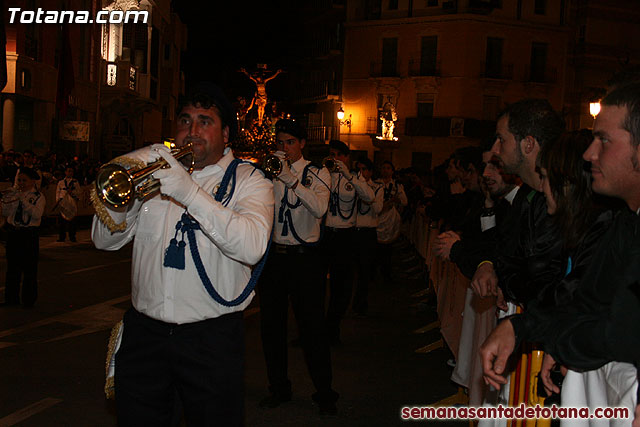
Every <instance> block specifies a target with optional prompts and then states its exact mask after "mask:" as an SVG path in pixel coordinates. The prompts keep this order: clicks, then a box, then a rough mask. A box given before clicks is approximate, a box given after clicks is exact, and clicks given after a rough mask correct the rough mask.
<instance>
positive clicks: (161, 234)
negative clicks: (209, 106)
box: [92, 147, 273, 323]
mask: <svg viewBox="0 0 640 427" xmlns="http://www.w3.org/2000/svg"><path fill="white" fill-rule="evenodd" d="M128 157H132V158H136V159H138V160H142V161H145V162H148V161H150V160H151V158H152V157H153V155H152V154H150V149H149V148H148V147H145V148H143V149H141V150H138V151H136V152H133V153H131V154H129V155H128ZM150 157H151V158H150ZM232 160H233V154H232V153H231V150H230V149H228V148H227V149H226V150H225V152H224V156H223V157H222V159H220V161H219V162H218V163H216V164H215V165H210V166H207V167H205V168H204V169H202V170H196V171H194V172H193V174H192V175H191V177H192V179H193V180H194V181H195V182H196V183H197V184H198V185H199V186H200V191H198V192H197V194H196V196H195V198H194V200H193V202H192V203H191V204H190V205H189V208H188V213H189V214H191V215H192V216H193V218H195V219H196V220H197V221H198V223H199V224H200V228H201V229H200V230H196V231H195V236H196V241H197V246H198V250H199V252H200V257H201V259H202V261H203V264H204V267H205V270H206V272H207V275H208V276H209V279H210V280H211V282H212V284H213V287H214V288H215V289H216V291H217V292H218V293H219V294H220V296H222V297H223V298H224V299H225V300H228V301H229V300H233V299H235V298H237V297H238V295H240V293H241V292H242V291H243V290H244V288H245V286H246V285H247V283H248V282H249V277H250V276H251V267H252V266H253V265H255V264H256V263H258V261H260V259H261V258H262V255H263V254H264V252H265V251H266V248H267V242H268V240H269V236H270V235H271V228H272V223H273V185H272V183H271V181H269V180H268V179H265V178H264V176H263V174H262V173H261V172H260V171H258V170H256V169H255V168H254V167H253V166H251V165H248V164H240V165H238V168H237V171H236V187H235V191H234V193H233V196H232V198H231V200H230V201H229V204H228V205H227V206H226V207H224V206H223V205H222V203H220V202H217V201H215V200H214V195H215V192H216V191H217V190H218V188H219V184H220V182H221V180H222V177H223V176H224V173H225V171H226V169H227V167H228V166H229V164H230V163H231V161H232ZM232 182H233V180H232ZM230 191H231V184H230V185H229V187H228V188H227V194H228V193H229V192H230ZM184 211H185V210H184V208H183V207H182V206H181V205H179V204H178V203H176V202H175V201H174V200H172V199H170V198H167V197H164V196H160V194H157V195H156V196H154V197H153V198H151V199H149V200H147V201H145V202H144V203H140V202H139V201H135V202H134V203H132V205H131V207H130V208H129V209H128V210H127V212H115V211H114V210H112V209H109V213H110V214H111V216H112V217H113V219H114V220H115V222H116V223H118V222H121V221H122V220H123V219H124V218H125V217H126V220H127V228H126V230H125V231H124V232H116V233H113V234H112V233H111V232H110V231H109V230H108V229H107V227H106V226H104V224H102V223H101V222H100V221H99V220H98V219H97V217H95V216H94V218H93V229H92V239H93V241H94V243H95V245H96V247H97V248H99V249H105V250H118V249H120V248H121V247H123V246H124V245H126V244H127V243H128V242H130V241H131V240H133V241H134V243H133V260H132V272H131V283H132V285H131V286H132V294H131V299H132V302H133V306H134V307H135V308H136V310H138V311H140V312H141V313H144V314H146V315H147V316H149V317H152V318H154V319H158V320H162V321H164V322H169V323H190V322H196V321H200V320H204V319H209V318H214V317H219V316H221V315H224V314H227V313H232V312H235V311H241V310H244V308H245V307H246V306H248V305H249V303H250V302H251V299H252V297H253V294H252V295H251V296H250V297H249V298H247V299H246V300H245V301H244V302H243V303H242V304H240V305H238V306H236V307H226V306H223V305H220V304H218V303H217V302H215V301H214V300H213V298H212V297H211V296H210V295H209V294H208V293H207V291H206V289H205V288H204V286H203V284H202V281H201V279H200V277H199V275H198V272H197V270H196V268H195V265H194V261H193V258H192V256H191V251H190V247H189V246H190V245H189V241H188V239H187V236H186V234H185V242H186V244H187V246H186V248H185V269H184V270H177V269H174V268H169V267H164V266H163V261H164V253H165V249H166V248H167V247H168V246H169V241H170V240H171V239H172V238H173V237H174V235H175V226H176V223H177V222H178V221H179V220H180V218H181V216H182V214H183V213H184ZM180 234H181V233H179V234H178V237H177V239H178V241H180V240H181V235H180Z"/></svg>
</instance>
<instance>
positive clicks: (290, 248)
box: [271, 243, 318, 255]
mask: <svg viewBox="0 0 640 427" xmlns="http://www.w3.org/2000/svg"><path fill="white" fill-rule="evenodd" d="M317 249H318V247H317V246H309V245H283V244H280V243H271V251H272V252H273V253H276V254H282V255H288V254H308V253H313V252H316V251H317Z"/></svg>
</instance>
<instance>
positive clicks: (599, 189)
mask: <svg viewBox="0 0 640 427" xmlns="http://www.w3.org/2000/svg"><path fill="white" fill-rule="evenodd" d="M626 116H627V108H626V107H615V106H606V105H605V106H603V107H602V110H601V111H600V114H598V116H597V117H596V121H595V123H594V124H593V136H594V139H593V142H592V143H591V145H590V146H589V148H587V151H585V153H584V155H583V156H582V157H583V158H584V160H586V161H588V162H591V176H592V177H593V184H592V186H593V191H595V192H596V193H600V194H604V195H607V196H612V197H618V198H621V199H622V200H624V201H626V202H627V204H629V207H631V208H632V209H634V210H636V209H638V205H639V204H640V166H639V163H640V149H639V148H638V147H633V145H632V144H631V142H632V141H631V134H630V133H629V132H628V131H626V130H625V129H623V127H622V123H623V121H624V120H625V118H626Z"/></svg>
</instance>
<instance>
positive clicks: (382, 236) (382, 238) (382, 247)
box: [377, 160, 409, 284]
mask: <svg viewBox="0 0 640 427" xmlns="http://www.w3.org/2000/svg"><path fill="white" fill-rule="evenodd" d="M395 170H396V168H395V167H394V166H393V163H391V162H390V161H388V160H385V161H384V162H382V166H381V167H380V180H379V182H380V184H382V186H383V190H382V191H383V204H382V211H381V212H380V214H379V215H378V227H377V233H378V258H379V260H380V272H381V273H382V278H383V279H384V281H385V282H386V283H388V284H390V283H391V282H392V280H393V278H392V277H391V244H392V243H393V242H394V241H395V240H396V239H397V238H398V236H399V235H400V226H401V225H402V218H401V217H400V211H402V209H403V208H404V207H405V206H407V203H408V202H409V201H408V199H407V195H406V194H405V193H404V187H403V185H402V184H400V183H398V182H396V180H395V179H393V174H394V173H395Z"/></svg>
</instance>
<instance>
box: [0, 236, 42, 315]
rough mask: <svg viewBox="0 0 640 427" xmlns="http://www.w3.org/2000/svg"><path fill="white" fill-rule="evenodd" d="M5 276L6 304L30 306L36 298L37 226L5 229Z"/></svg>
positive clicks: (38, 241) (38, 239)
mask: <svg viewBox="0 0 640 427" xmlns="http://www.w3.org/2000/svg"><path fill="white" fill-rule="evenodd" d="M6 253H7V277H6V284H5V289H4V297H5V298H4V299H5V302H6V303H7V304H20V299H21V298H20V282H22V304H23V305H24V306H26V307H30V306H32V305H33V304H34V303H35V302H36V299H37V298H38V257H39V256H40V236H39V233H38V228H37V227H12V226H8V230H7V252H6Z"/></svg>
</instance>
